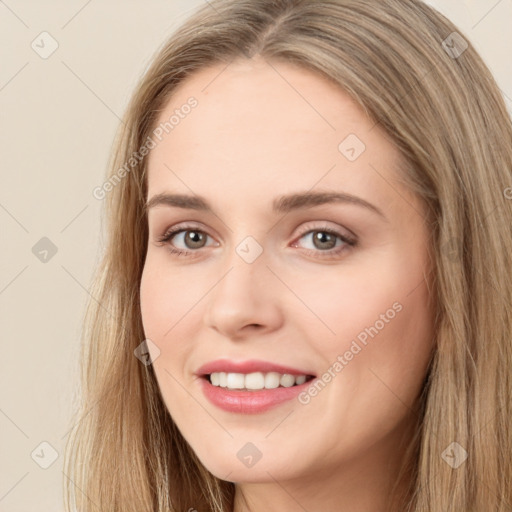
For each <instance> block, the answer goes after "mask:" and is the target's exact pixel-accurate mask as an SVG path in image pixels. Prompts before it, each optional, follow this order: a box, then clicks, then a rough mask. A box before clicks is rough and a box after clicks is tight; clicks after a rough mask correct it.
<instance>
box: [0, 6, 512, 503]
mask: <svg viewBox="0 0 512 512" xmlns="http://www.w3.org/2000/svg"><path fill="white" fill-rule="evenodd" d="M204 1H205V0H186V1H185V0H166V1H164V0H150V1H144V2H143V1H142V0H137V1H135V0H131V1H127V0H125V1H124V2H121V1H120V0H118V1H114V0H110V1H107V0H103V1H100V0H89V1H86V0H66V1H64V0H62V1H56V0H52V1H45V2H41V1H38V0H30V1H29V0H5V1H2V0H0V34H2V36H1V37H2V45H1V53H0V55H1V66H0V108H1V118H0V119H1V122H0V130H1V133H0V141H1V142H0V144H1V146H0V157H1V188H0V226H1V237H2V238H1V239H2V248H3V250H2V251H0V318H1V322H2V324H1V325H2V331H1V333H2V334H1V335H2V338H1V339H2V352H1V353H2V357H1V360H0V365H1V373H0V375H1V377H0V378H1V381H0V389H1V397H0V432H1V435H0V443H1V444H0V446H1V456H0V460H1V469H0V511H6V512H7V511H8V512H30V511H38V512H39V511H43V510H44V511H50V510H52V511H60V510H63V504H62V481H63V479H64V478H65V477H64V475H63V473H62V469H63V466H62V461H63V458H62V450H63V447H64V443H65V440H66V435H67V432H68V430H69V429H70V426H71V425H70V414H71V410H72V406H73V400H74V398H75V395H74V394H75V393H76V389H77V375H78V363H77V355H78V338H79V331H80V323H81V320H82V315H83V312H84V306H85V302H86V299H87V296H88V291H87V290H88V287H89V283H90V279H91V274H92V269H93V266H94V263H95V261H96V260H97V258H98V254H99V250H100V247H99V231H100V211H101V206H102V203H101V201H98V200H96V199H95V198H94V197H93V196H92V190H93V189H94V188H95V187H96V186H98V185H101V183H102V182H103V176H104V172H105V166H106V161H107V156H108V153H109V150H110V147H111V144H112V140H113V136H114V133H115V130H116V128H117V126H118V124H119V118H120V117H121V116H122V113H123V109H124V108H125V105H126V103H127V100H128V98H129V95H130V93H131V91H132V90H133V87H134V85H135V83H136V81H137V79H138V77H139V76H140V74H141V73H142V72H143V71H144V69H145V68H146V66H147V65H148V63H149V60H150V57H151V56H152V54H153V53H154V52H155V50H156V49H157V48H158V47H159V46H160V45H161V44H162V42H163V41H164V39H165V37H166V36H167V35H168V34H170V33H171V32H172V31H173V29H174V28H175V27H177V26H178V25H179V23H180V22H181V21H182V20H183V19H184V18H185V17H186V16H187V14H188V13H189V12H191V11H192V10H194V9H195V7H196V6H199V5H202V4H203V3H204ZM429 3H431V4H432V5H434V6H436V7H437V8H438V9H439V10H441V11H442V12H443V13H445V14H446V15H447V16H448V17H449V18H451V19H452V20H453V21H454V22H455V23H456V25H458V26H459V28H460V29H461V31H462V32H463V33H464V34H465V35H466V36H467V37H468V38H469V39H470V40H471V41H472V42H473V43H474V44H475V45H476V47H477V49H478V50H479V51H480V52H481V54H482V56H483V57H484V59H485V60H486V62H487V63H488V65H489V67H490V68H491V70H492V72H493V73H494V75H495V77H496V79H497V81H498V84H499V86H500V88H501V89H502V91H503V93H504V94H505V95H506V99H507V105H508V107H509V110H510V111H511V112H512V65H511V64H512V63H511V56H510V48H512V31H511V30H510V20H512V0H499V1H497V0H466V1H461V0H449V1H448V0H444V1H443V0H437V1H431V2H429ZM43 31H46V32H48V33H49V34H51V37H52V38H53V39H54V40H56V42H57V43H58V48H57V50H56V51H55V52H54V53H53V54H52V55H51V56H49V57H48V58H46V59H43V58H41V57H40V55H39V54H38V53H36V51H35V50H34V49H33V48H32V47H31V45H32V42H33V41H35V42H34V45H35V47H36V48H37V50H38V51H39V52H40V53H41V52H44V51H48V50H49V49H51V39H50V38H49V36H39V35H40V34H41V32H43ZM41 38H46V39H44V42H41V41H42V39H41ZM43 44H44V46H43ZM511 185H512V183H511ZM43 237H47V238H48V239H50V240H51V242H52V243H53V244H54V246H55V247H56V249H57V252H56V253H55V254H54V255H52V253H51V252H48V254H47V255H45V253H44V252H41V251H44V250H45V246H44V242H39V243H42V244H43V246H41V247H40V248H39V249H38V250H35V252H36V253H37V252H39V255H38V257H36V255H35V254H34V253H33V251H32V248H33V247H34V245H35V244H36V243H38V241H39V240H40V239H41V238H43ZM36 247H39V246H36ZM46 249H47V247H46ZM44 257H46V259H47V261H46V262H42V261H40V259H38V258H44ZM42 442H46V443H49V444H50V445H51V447H53V449H54V450H56V452H57V453H58V457H57V458H56V460H55V461H54V462H53V464H51V465H50V466H49V467H48V469H43V468H41V467H40V465H41V464H42V465H45V464H49V463H50V462H52V448H51V447H49V446H48V445H42V446H40V444H41V443H42ZM34 450H35V452H34ZM31 454H33V455H32V456H31ZM32 457H33V458H32Z"/></svg>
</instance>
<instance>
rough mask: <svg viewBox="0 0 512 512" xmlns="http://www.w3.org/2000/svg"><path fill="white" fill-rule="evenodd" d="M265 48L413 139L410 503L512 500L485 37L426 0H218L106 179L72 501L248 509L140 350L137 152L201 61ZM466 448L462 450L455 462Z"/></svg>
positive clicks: (507, 273)
mask: <svg viewBox="0 0 512 512" xmlns="http://www.w3.org/2000/svg"><path fill="white" fill-rule="evenodd" d="M454 33H455V34H454ZM466 45H467V47H466ZM255 55H261V56H263V57H264V58H266V59H268V60H269V61H286V62H292V63H295V64H297V65H299V66H302V67H304V68H307V69H310V70H313V71H315V72H317V73H318V74H319V75H322V76H324V77H326V78H328V79H329V80H332V81H333V82H334V83H336V84H338V85H339V86H340V87H341V88H342V89H344V90H345V91H347V92H348V93H349V94H350V95H351V96H352V98H353V99H354V101H356V102H357V103H358V104H359V105H361V106H362V108H363V109H364V110H365V111H366V112H367V113H368V115H369V116H370V117H371V118H372V119H373V120H374V121H375V123H376V124H379V125H380V126H381V127H382V128H383V129H384V130H385V131H386V132H387V134H388V135H389V137H390V139H391V140H392V141H393V142H394V143H395V144H396V146H397V148H398V149H399V150H400V151H401V153H402V154H403V157H404V162H406V165H404V168H403V171H404V172H403V174H404V183H405V184H407V186H409V187H410V188H411V190H413V191H414V192H415V193H417V194H418V195H419V196H420V197H421V198H422V199H423V201H424V202H425V204H426V205H427V207H428V211H429V212H430V220H431V233H432V239H431V244H432V251H433V255H434V258H435V265H434V271H433V273H432V275H431V279H432V283H433V286H434V289H435V297H436V312H437V314H436V350H435V354H434V355H433V360H432V364H431V366H430V369H429V373H428V378H427V380H426V383H425V388H424V392H423V394H422V396H421V400H422V403H423V406H422V408H421V411H422V416H421V418H420V422H419V427H418V430H417V432H416V435H415V436H414V440H413V445H411V446H412V448H411V454H413V458H412V459H411V465H410V466H409V470H410V473H409V478H410V479H411V482H412V484H411V492H410V497H409V499H408V503H407V504H404V510H405V509H407V510H408V511H411V512H455V511H457V512H460V511H465V512H466V511H468V512H469V511H480V512H483V511H490V510H492V511H495V512H500V511H501V512H505V511H506V510H507V511H508V510H510V507H511V506H512V436H511V435H510V429H509V422H510V421H512V339H511V338H512V228H511V226H512V199H511V198H512V189H511V188H510V187H512V127H511V121H510V118H509V116H508V112H507V110H506V107H505V103H504V101H503V98H502V96H501V94H500V91H499V89H498V87H497V85H496V83H495V81H494V79H493V78H492V76H491V74H490V72H489V70H488V68H487V67H486V65H485V64H484V62H483V61H482V59H481V58H480V57H479V55H478V54H477V52H476V51H475V49H474V47H473V46H472V45H471V43H470V42H469V41H468V40H467V39H466V38H465V37H464V35H463V34H461V33H460V31H458V30H457V28H456V27H455V26H454V25H453V24H452V23H451V22H450V21H449V20H447V19H446V18H444V17H443V16H442V15H440V14H439V13H438V12H436V11H435V10H434V9H432V8H430V7H428V6H427V5H425V4H423V3H422V2H421V1H419V0H380V1H376V0H322V1H315V0H216V1H215V0H213V1H210V2H208V5H205V6H204V7H203V8H201V9H200V10H199V11H198V12H197V13H196V14H195V15H194V16H193V17H192V18H190V19H189V20H188V21H187V22H186V24H185V25H183V26H182V27H181V28H180V29H179V30H178V31H177V32H176V33H174V34H173V35H172V37H171V38H170V39H169V40H168V41H167V42H166V43H165V44H164V45H163V46H162V47H161V48H160V49H159V51H158V52H157V54H156V56H155V58H154V60H153V61H152V64H151V66H150V67H149V69H148V70H147V71H146V73H145V75H144V76H143V77H142V78H141V81H140V83H139V84H138V87H137V88H136V91H135V93H134V95H133V97H132V99H131V103H130V105H129V107H128V109H127V112H126V114H125V116H124V119H123V124H122V126H121V127H120V130H119V132H118V135H117V139H116V142H115V146H114V149H113V152H112V156H111V159H110V162H109V174H108V176H107V181H106V183H105V184H104V186H103V187H100V188H99V189H98V190H99V192H98V193H95V197H98V198H99V199H102V198H103V196H104V198H105V207H106V221H107V232H106V247H105V249H104V253H103V259H102V261H101V263H100V264H99V266H98V269H97V273H96V275H95V279H94V284H93V286H92V288H91V295H92V297H93V298H92V299H91V300H90V302H89V304H88V308H87V311H86V318H85V323H84V330H83V356H82V361H83V370H82V375H81V393H82V394H83V399H82V402H81V404H80V408H79V410H77V412H76V415H75V417H74V418H73V421H72V424H73V425H75V427H74V428H73V429H72V431H71V434H70V436H69V440H68V444H67V445H66V461H65V475H66V476H65V478H64V483H65V485H66V494H65V503H66V507H67V510H74V508H72V507H76V509H77V510H80V511H81V512H88V511H91V512H92V511H105V512H106V511H108V512H114V511H118V512H130V511H133V512H135V511H137V512H141V511H144V512H146V511H150V510H151V511H155V512H156V511H158V512H163V511H180V512H181V511H187V510H189V509H191V508H194V509H196V510H198V511H203V510H204V511H207V510H208V511H210V510H212V511H216V512H220V511H224V512H227V511H232V509H233V497H234V484H233V483H230V482H226V481H222V480H219V479H217V478H216V477H214V476H213V475H212V474H211V473H209V472H208V471H207V470H206V468H205V467H204V466H203V465H202V464H201V463H200V461H199V460H198V459H197V457H196V456H195V455H194V452H193V451H192V449H191V448H190V447H189V445H188V444H187V442H186V441H185V440H184V438H183V437H182V435H181V434H180V432H179V431H178V429H177V428H176V426H175V425H174V423H173V421H172V418H171V417H170V415H169V413H168V411H167V409H166V407H165V405H164V402H163V400H162V398H161V395H160V392H159V389H158V385H157V382H156V379H155V375H154V373H153V369H152V367H151V365H149V366H146V365H144V364H141V361H140V360H139V359H138V358H137V357H135V356H134V350H135V349H136V348H137V346H139V344H140V343H141V342H142V340H144V332H143V329H142V323H141V313H140V302H139V284H140V278H141V273H142V269H143V266H144V258H145V253H146V248H147V245H146V244H147V236H148V233H147V219H146V217H145V213H144V209H143V205H144V202H145V199H146V161H147V159H146V158H140V157H139V158H137V159H136V161H131V160H130V158H134V155H135V154H137V155H140V153H139V152H140V149H141V148H142V147H143V146H144V145H145V143H146V141H147V140H148V136H150V135H151V133H152V130H153V129H154V127H155V123H156V122H157V118H158V115H159V113H160V112H161V111H162V109H163V108H164V106H165V105H166V102H167V101H168V100H169V98H170V95H171V94H172V93H173V91H174V89H175V88H176V87H177V86H178V85H179V84H181V83H182V82H183V81H184V80H186V79H187V77H188V76H190V74H191V73H193V72H194V71H195V70H198V69H201V68H204V67H206V66H210V65H213V64H217V63H225V64H226V65H227V64H229V63H230V62H231V61H233V59H235V58H251V57H252V56H255ZM128 161H130V162H131V163H130V166H129V167H126V162H128ZM123 166H124V172H122V171H121V169H122V168H123ZM107 183H108V186H107ZM452 443H458V444H457V445H452ZM462 450H464V451H462ZM466 452H467V459H466V460H464V462H462V464H461V465H460V466H458V467H454V464H449V463H448V462H449V460H450V457H452V458H453V455H454V454H458V456H459V458H460V456H461V454H462V455H464V456H465V453H466ZM462 458H463V457H462Z"/></svg>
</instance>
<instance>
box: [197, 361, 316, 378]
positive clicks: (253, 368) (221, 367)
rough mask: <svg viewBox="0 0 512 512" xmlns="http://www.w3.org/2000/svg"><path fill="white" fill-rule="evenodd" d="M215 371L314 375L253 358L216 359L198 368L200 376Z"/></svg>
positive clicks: (306, 371)
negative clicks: (241, 359) (238, 359)
mask: <svg viewBox="0 0 512 512" xmlns="http://www.w3.org/2000/svg"><path fill="white" fill-rule="evenodd" d="M215 372H225V373H254V372H262V373H268V372H277V373H281V374H284V373H288V374H291V375H306V376H308V375H313V376H314V374H313V373H311V372H310V371H308V370H300V369H298V368H291V367H290V366H284V365H281V364H275V363H271V362H269V361H263V360H258V359H251V360H247V361H230V360H229V359H216V360H215V361H210V362H209V363H206V364H204V365H203V366H201V367H200V368H198V369H197V371H196V374H197V375H199V376H200V377H203V376H205V375H210V374H212V373H215Z"/></svg>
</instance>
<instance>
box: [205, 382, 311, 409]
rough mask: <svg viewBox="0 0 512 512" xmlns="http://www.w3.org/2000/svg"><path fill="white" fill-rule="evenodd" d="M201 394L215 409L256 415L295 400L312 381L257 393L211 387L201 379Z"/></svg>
mask: <svg viewBox="0 0 512 512" xmlns="http://www.w3.org/2000/svg"><path fill="white" fill-rule="evenodd" d="M200 380H201V385H202V389H203V393H204V395H205V396H206V398H207V399H208V400H209V401H210V402H211V403H212V404H213V405H216V406H217V407H220V408H221V409H223V410H225V411H227V412H235V413H240V414H256V413H262V412H265V411H268V410H269V409H272V408H274V407H277V406H278V405H280V404H282V403H283V402H287V401H289V400H292V399H293V398H295V397H296V396H297V395H298V394H300V393H301V392H302V391H304V390H305V389H306V388H307V387H308V386H309V385H310V384H311V382H312V381H313V379H311V380H309V381H307V382H304V384H299V385H296V386H290V387H289V388H282V387H279V388H275V389H262V390H258V391H236V390H232V389H227V388H221V387H220V386H213V385H212V384H210V381H209V380H208V379H205V378H201V379H200Z"/></svg>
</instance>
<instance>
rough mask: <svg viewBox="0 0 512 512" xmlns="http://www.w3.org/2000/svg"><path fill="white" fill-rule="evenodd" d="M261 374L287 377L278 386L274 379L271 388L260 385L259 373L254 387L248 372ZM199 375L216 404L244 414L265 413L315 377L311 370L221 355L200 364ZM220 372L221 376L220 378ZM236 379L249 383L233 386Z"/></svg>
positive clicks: (297, 392)
mask: <svg viewBox="0 0 512 512" xmlns="http://www.w3.org/2000/svg"><path fill="white" fill-rule="evenodd" d="M258 374H260V375H261V374H262V375H264V376H270V377H273V376H274V377H275V376H276V375H278V374H279V375H281V376H284V379H283V380H281V381H280V383H281V385H280V386H279V387H278V384H275V381H274V385H272V386H270V389H269V388H263V389H258V388H261V377H260V380H259V382H260V384H259V385H256V386H254V387H252V388H251V386H249V381H250V379H249V378H247V376H251V377H252V378H253V379H252V381H254V377H256V380H258V379H257V377H258ZM196 375H197V376H198V377H200V379H199V380H200V384H201V389H202V392H203V394H204V395H205V397H206V398H207V399H208V400H209V401H210V402H211V403H212V404H213V405H215V406H217V407H219V408H220V409H223V410H224V411H227V412H231V413H241V414H255V413H262V412H265V411H267V410H269V409H271V408H274V407H277V406H278V405H280V404H282V403H284V402H286V401H289V400H291V399H293V398H294V397H296V396H297V395H298V394H299V393H300V392H301V391H303V390H304V389H305V388H306V387H307V386H309V384H310V381H311V380H312V379H313V378H314V377H315V376H314V374H313V373H312V372H311V371H310V370H307V369H300V368H293V367H290V366H284V365H279V364H275V363H271V362H268V361H261V360H251V361H243V362H235V361H230V360H227V359H219V360H216V361H212V362H210V363H207V364H205V365H203V366H201V367H200V368H199V369H198V370H197V372H196ZM219 376H220V377H221V378H220V381H219ZM244 377H245V379H244ZM240 379H241V380H240ZM270 380H271V381H272V380H273V379H272V378H271V379H270ZM212 382H213V383H212ZM233 382H242V383H246V384H247V389H246V386H245V385H243V384H241V385H235V386H234V387H235V389H233V386H232V385H231V384H232V383H233ZM265 382H267V381H265ZM228 386H229V387H228ZM230 388H231V389H230ZM236 388H239V389H236Z"/></svg>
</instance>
